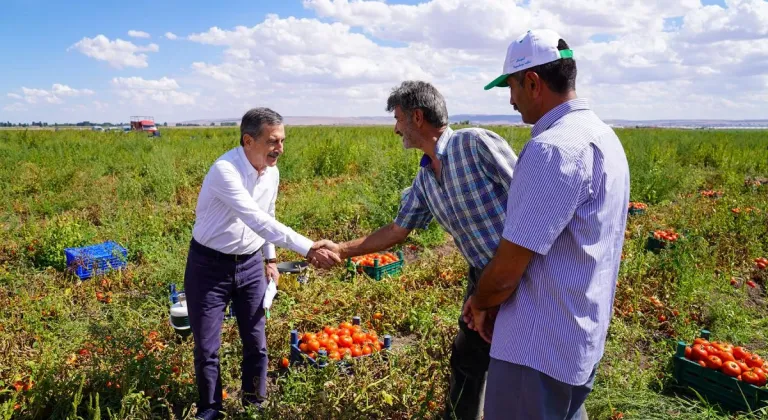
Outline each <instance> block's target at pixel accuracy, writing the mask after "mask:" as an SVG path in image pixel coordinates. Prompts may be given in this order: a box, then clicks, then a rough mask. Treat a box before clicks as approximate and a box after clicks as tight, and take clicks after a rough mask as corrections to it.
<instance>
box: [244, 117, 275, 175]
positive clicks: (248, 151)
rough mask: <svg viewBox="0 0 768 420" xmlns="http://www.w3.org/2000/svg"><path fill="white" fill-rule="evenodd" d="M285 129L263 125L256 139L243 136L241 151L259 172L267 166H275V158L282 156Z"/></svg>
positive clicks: (248, 135) (246, 135)
mask: <svg viewBox="0 0 768 420" xmlns="http://www.w3.org/2000/svg"><path fill="white" fill-rule="evenodd" d="M284 142H285V127H283V125H282V124H277V125H263V126H262V129H261V134H260V135H259V137H258V138H254V137H252V136H251V135H250V134H245V135H244V136H243V151H245V156H246V157H247V158H248V161H249V162H251V165H253V167H254V168H256V169H257V170H259V171H262V170H264V169H266V167H267V166H275V165H277V158H278V157H280V155H282V154H283V143H284Z"/></svg>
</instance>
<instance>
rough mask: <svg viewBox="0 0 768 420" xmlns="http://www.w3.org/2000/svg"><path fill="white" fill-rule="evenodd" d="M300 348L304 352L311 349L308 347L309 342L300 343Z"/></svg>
mask: <svg viewBox="0 0 768 420" xmlns="http://www.w3.org/2000/svg"><path fill="white" fill-rule="evenodd" d="M299 350H301V352H302V353H307V352H308V351H309V349H308V348H307V343H301V344H299Z"/></svg>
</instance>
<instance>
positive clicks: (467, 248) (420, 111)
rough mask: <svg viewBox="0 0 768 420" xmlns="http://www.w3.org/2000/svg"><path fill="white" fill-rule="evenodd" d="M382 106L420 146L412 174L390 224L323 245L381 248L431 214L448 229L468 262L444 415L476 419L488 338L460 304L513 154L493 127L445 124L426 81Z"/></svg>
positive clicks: (498, 227) (409, 142)
mask: <svg viewBox="0 0 768 420" xmlns="http://www.w3.org/2000/svg"><path fill="white" fill-rule="evenodd" d="M387 111H389V112H392V111H394V114H395V120H396V122H395V133H396V134H398V135H399V136H401V137H402V139H403V147H405V148H406V149H411V148H414V149H420V150H421V151H423V152H424V156H423V157H422V158H421V167H420V169H419V172H418V174H417V175H416V179H414V181H413V185H411V187H410V188H407V189H406V190H405V191H404V192H403V196H402V201H401V206H400V211H399V214H398V215H397V218H396V219H395V221H394V222H393V223H390V224H389V225H386V226H384V227H382V228H380V229H379V230H377V231H375V232H373V233H371V234H370V235H368V236H365V237H362V238H358V239H355V240H352V241H349V242H345V243H342V244H339V245H337V246H333V245H332V244H330V243H327V244H326V245H327V246H328V247H329V248H331V249H332V250H333V251H335V252H337V253H338V254H339V255H340V257H341V258H342V259H344V258H347V257H353V256H357V255H363V254H368V253H371V252H378V251H382V250H385V249H389V248H390V247H392V246H393V245H396V244H398V243H400V242H402V241H404V240H405V238H406V237H407V236H408V234H409V233H410V232H411V230H413V229H416V228H422V229H424V228H426V227H427V225H429V223H430V222H431V221H432V219H433V218H435V219H436V220H437V222H438V223H439V224H440V226H442V227H443V229H445V230H446V231H448V233H450V234H451V235H452V236H453V239H454V241H455V242H456V246H458V248H459V250H460V251H461V253H462V255H464V258H466V259H467V262H468V263H469V267H470V268H469V276H468V277H469V281H468V283H467V291H466V294H465V296H464V307H463V310H462V315H461V316H460V317H459V332H458V335H457V336H456V338H455V340H454V342H453V346H452V353H451V384H450V396H449V401H448V404H447V409H446V412H445V418H446V419H453V418H458V419H474V418H478V416H479V412H480V403H481V399H482V395H483V390H484V386H485V373H486V371H487V370H488V363H489V361H490V356H489V350H490V345H489V344H488V343H486V342H485V341H484V340H483V339H482V338H481V337H480V335H479V334H478V333H477V332H476V331H473V330H471V329H469V328H468V327H467V324H466V323H465V322H464V318H465V317H467V319H471V310H470V308H469V305H467V304H466V303H467V299H468V297H469V296H471V295H472V294H473V293H474V291H475V286H476V283H477V281H478V280H479V278H480V274H481V273H482V270H483V268H484V267H485V265H486V264H488V262H489V261H490V260H491V259H492V258H493V255H494V253H495V252H496V248H497V247H498V245H499V241H500V239H501V234H502V231H503V230H504V215H505V212H506V204H507V191H508V190H509V184H510V181H511V180H512V170H513V168H514V166H515V163H516V161H517V156H516V155H515V153H514V152H513V151H512V148H511V147H510V146H509V144H508V143H507V142H506V141H505V140H504V139H503V138H501V137H500V136H499V135H498V134H496V133H494V132H492V131H488V130H485V129H481V128H466V129H461V130H456V131H454V130H452V129H451V128H450V127H449V126H448V111H447V109H446V106H445V100H444V99H443V96H442V95H441V94H440V92H438V91H437V89H435V87H434V86H432V85H430V84H429V83H425V82H418V81H407V82H404V83H403V84H402V85H400V86H399V87H398V88H396V89H394V90H393V91H392V93H391V95H390V96H389V99H388V100H387ZM319 245H320V244H318V246H319Z"/></svg>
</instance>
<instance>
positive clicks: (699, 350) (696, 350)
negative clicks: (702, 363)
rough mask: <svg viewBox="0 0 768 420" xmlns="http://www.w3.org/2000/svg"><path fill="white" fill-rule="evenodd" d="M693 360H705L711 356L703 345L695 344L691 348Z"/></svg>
mask: <svg viewBox="0 0 768 420" xmlns="http://www.w3.org/2000/svg"><path fill="white" fill-rule="evenodd" d="M691 355H692V356H693V360H704V359H706V358H707V356H708V355H709V354H708V353H707V351H706V350H705V349H704V346H703V345H702V344H694V346H693V347H692V348H691Z"/></svg>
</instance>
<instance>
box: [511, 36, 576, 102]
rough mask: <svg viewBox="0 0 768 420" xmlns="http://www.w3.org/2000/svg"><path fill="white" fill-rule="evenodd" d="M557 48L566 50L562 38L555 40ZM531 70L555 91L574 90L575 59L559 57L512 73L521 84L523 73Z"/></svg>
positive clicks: (523, 77)
mask: <svg viewBox="0 0 768 420" xmlns="http://www.w3.org/2000/svg"><path fill="white" fill-rule="evenodd" d="M557 49H558V50H561V51H562V50H567V49H568V44H567V43H566V42H565V41H563V40H562V39H561V40H559V41H558V42H557ZM529 71H532V72H534V73H536V74H538V75H539V77H540V78H541V80H543V81H544V83H545V84H546V85H547V87H549V89H550V90H551V91H553V92H555V93H561V94H562V93H566V92H569V91H572V90H576V61H574V59H573V58H561V59H559V60H555V61H552V62H549V63H546V64H541V65H538V66H533V67H531V68H528V69H525V70H521V71H518V72H516V73H512V77H514V78H515V80H517V83H519V84H523V80H524V79H525V74H526V73H528V72H529Z"/></svg>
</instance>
